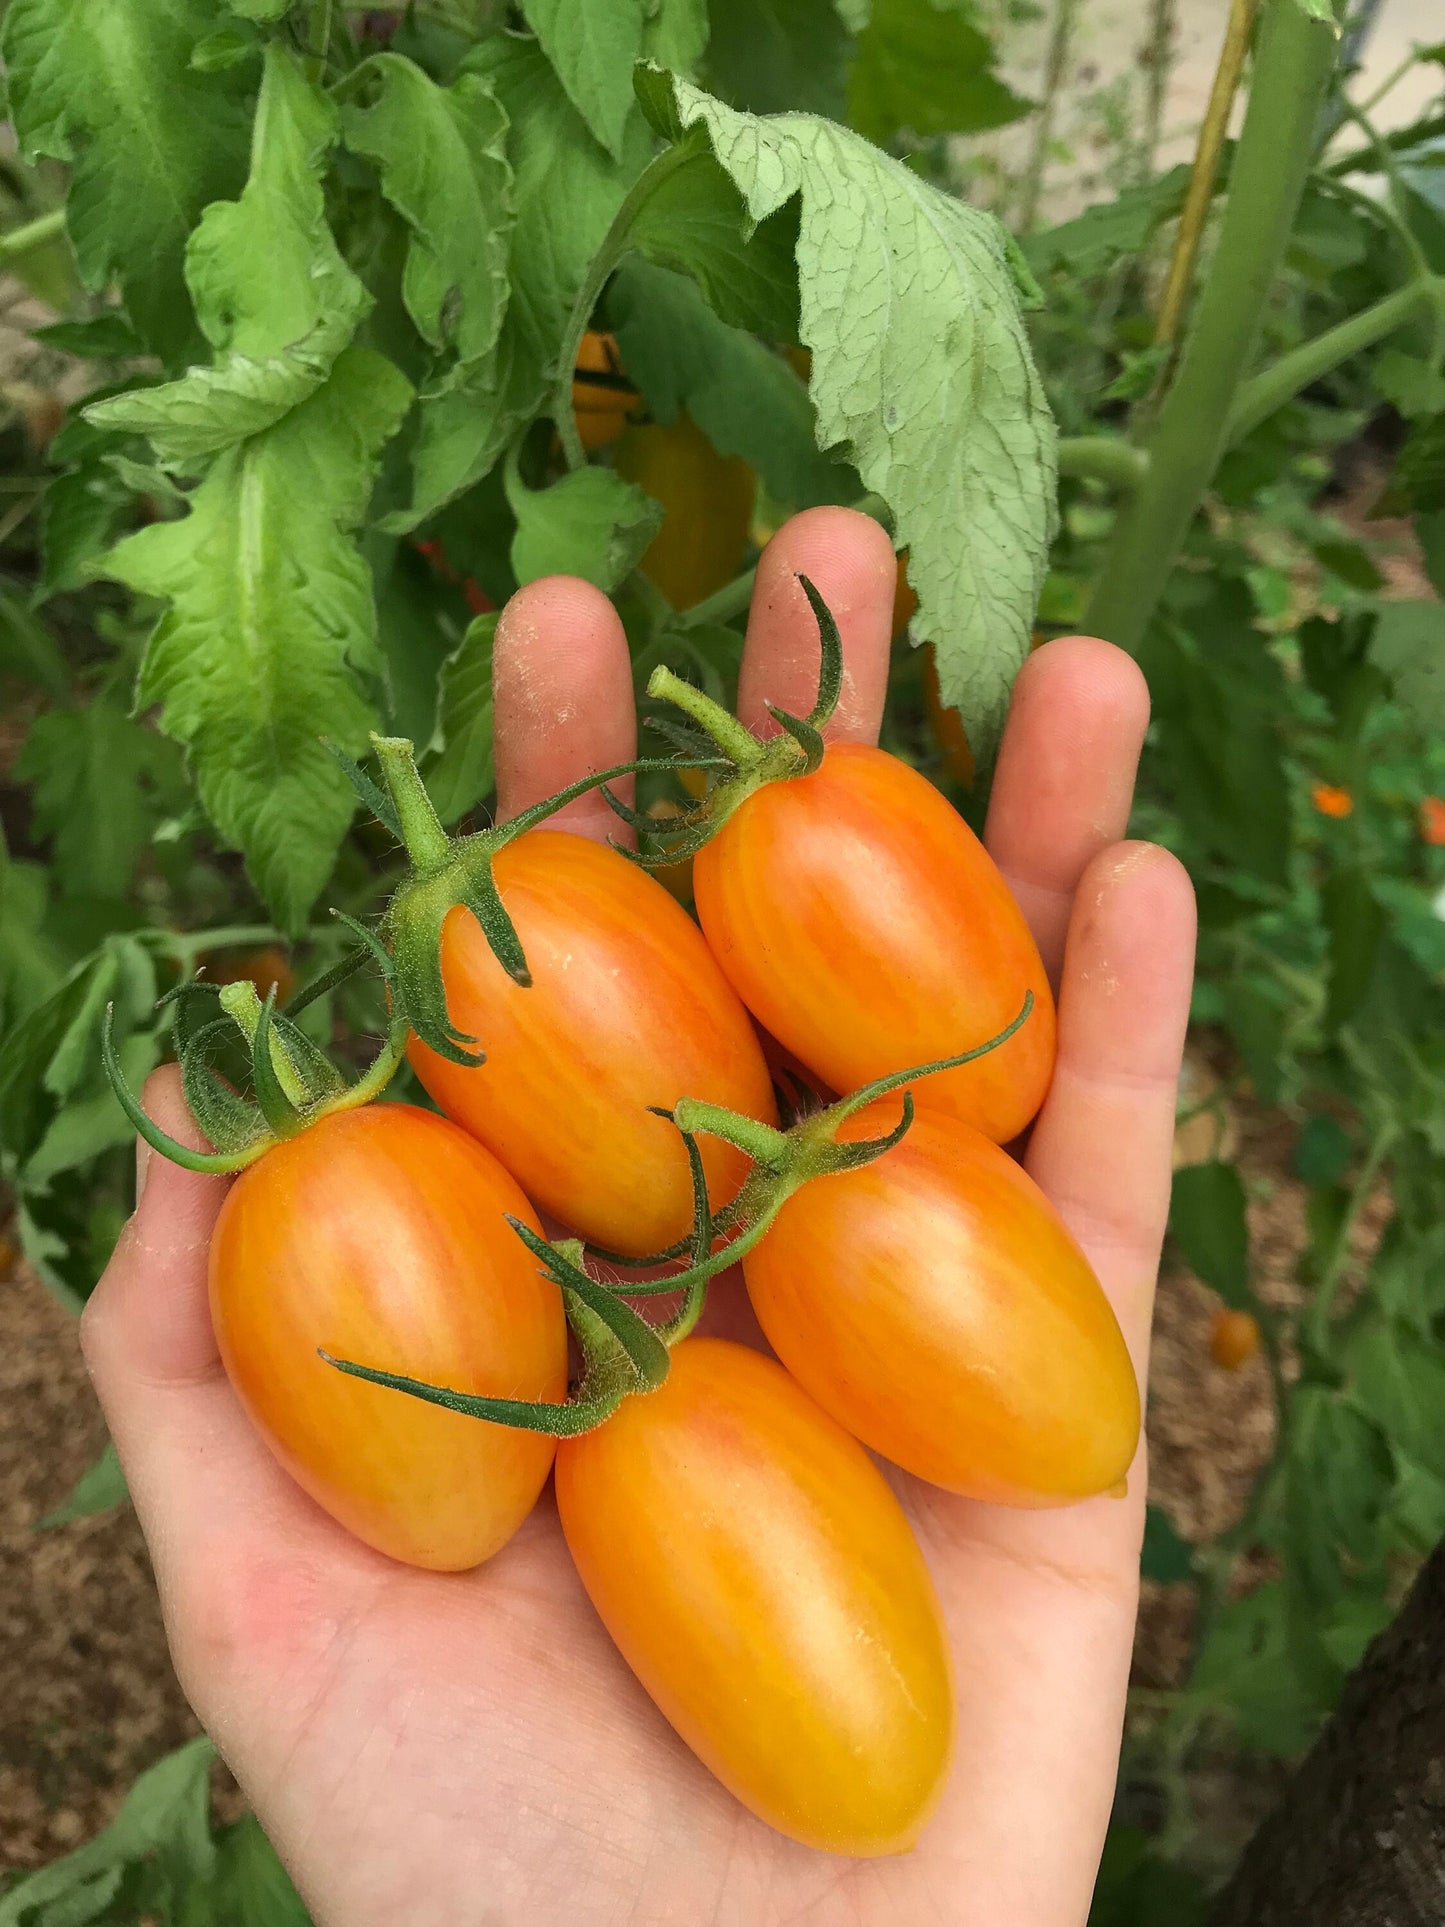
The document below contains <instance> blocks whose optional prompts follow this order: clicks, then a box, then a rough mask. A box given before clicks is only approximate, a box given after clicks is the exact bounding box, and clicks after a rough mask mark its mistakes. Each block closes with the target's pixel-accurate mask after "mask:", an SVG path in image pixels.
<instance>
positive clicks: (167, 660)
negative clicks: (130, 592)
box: [104, 348, 411, 930]
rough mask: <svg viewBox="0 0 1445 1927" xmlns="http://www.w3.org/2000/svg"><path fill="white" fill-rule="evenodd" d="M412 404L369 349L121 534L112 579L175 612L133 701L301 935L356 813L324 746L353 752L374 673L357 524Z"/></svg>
mask: <svg viewBox="0 0 1445 1927" xmlns="http://www.w3.org/2000/svg"><path fill="white" fill-rule="evenodd" d="M410 399H411V389H410V387H409V385H408V383H407V382H406V380H405V378H404V377H403V376H402V375H401V374H400V373H399V372H398V370H397V369H395V368H394V367H393V366H392V365H391V363H390V362H388V361H386V360H384V359H383V358H382V357H381V356H380V355H377V354H375V353H374V352H373V351H372V350H370V349H365V348H350V349H347V350H346V351H345V352H344V353H343V355H342V356H341V358H340V359H339V360H338V362H337V364H336V367H335V369H334V370H333V371H332V375H331V378H330V380H329V381H328V382H327V383H326V385H325V386H324V387H323V388H321V389H320V390H319V391H318V392H317V393H316V394H314V395H313V396H312V397H311V398H310V400H308V401H306V402H304V403H303V404H302V405H301V406H300V407H299V408H297V409H295V410H294V411H293V412H292V413H291V414H290V415H288V416H287V417H286V418H285V419H284V420H282V421H281V422H279V423H277V425H276V426H275V427H274V428H272V429H270V430H268V431H267V432H266V433H265V434H263V435H258V436H256V437H255V438H254V439H252V440H251V441H249V442H246V443H245V444H243V445H242V446H241V447H239V448H233V449H228V450H227V451H226V452H225V453H224V454H223V455H221V456H220V457H219V458H218V459H217V461H216V463H215V464H214V466H213V467H212V469H211V470H210V472H209V474H208V475H207V476H206V479H205V480H204V481H203V482H202V483H201V485H200V487H199V488H198V489H197V490H196V491H195V493H194V495H193V496H192V497H191V511H190V513H189V515H187V516H186V517H184V518H183V519H182V520H181V521H178V522H165V523H159V524H156V525H155V526H153V527H151V528H147V529H142V530H141V531H140V533H139V534H137V535H133V536H131V537H129V539H128V540H126V541H124V542H122V543H121V544H120V546H119V547H118V548H116V549H113V550H112V551H111V553H110V555H109V556H108V557H107V559H106V561H105V564H104V568H105V572H106V573H107V574H108V575H110V576H112V577H114V578H115V579H116V580H117V581H119V582H124V583H125V584H127V586H128V587H130V588H132V589H134V590H136V591H138V592H139V593H141V594H144V595H153V596H159V597H162V598H164V599H165V600H166V601H167V602H168V603H169V604H170V607H169V608H168V610H167V612H166V613H165V615H163V616H162V618H161V620H160V622H159V624H158V625H157V627H156V630H155V632H154V634H153V635H152V637H151V640H150V645H149V648H148V650H147V653H146V659H145V663H144V665H143V668H142V671H141V681H140V700H141V701H142V702H143V703H153V702H159V703H162V704H164V709H163V712H162V716H161V725H162V727H163V728H164V729H165V731H166V732H167V734H168V735H171V736H174V737H176V738H178V739H179V740H180V741H181V742H184V743H185V744H186V745H187V746H188V747H189V749H190V752H191V758H192V763H193V766H194V770H195V775H196V781H197V784H198V786H199V789H200V794H201V800H202V802H203V803H204V805H205V807H206V810H207V812H208V813H209V815H210V817H211V819H212V821H213V822H214V823H215V824H216V827H217V828H218V830H219V831H220V832H221V834H222V836H223V837H224V838H225V839H226V840H227V841H228V842H229V843H231V844H233V845H235V846H236V847H237V848H239V849H240V850H241V851H242V852H243V853H244V855H245V858H246V864H247V868H248V870H249V872H250V874H251V876H252V879H253V880H254V882H255V884H256V887H257V889H258V890H259V891H260V893H261V895H262V896H263V897H264V898H265V900H266V902H267V904H268V905H269V906H270V908H271V910H272V912H273V914H274V915H275V917H276V919H277V921H278V922H279V923H281V924H282V925H283V926H284V927H285V928H286V929H288V930H294V929H297V928H299V927H300V926H301V925H302V923H303V922H304V920H305V917H306V913H307V911H308V909H309V908H310V906H311V904H312V902H313V901H314V900H315V897H316V894H317V892H318V891H319V890H320V889H321V887H322V885H323V884H324V883H325V881H326V878H327V876H328V874H329V873H330V869H331V865H332V862H333V860H334V858H335V855H336V849H337V845H338V844H339V843H340V840H341V837H342V836H343V834H344V833H345V830H346V826H347V824H348V823H349V822H350V820H351V814H352V807H353V803H352V796H351V790H350V788H349V786H348V784H347V782H346V779H345V777H344V776H343V775H342V774H341V771H340V770H339V769H338V768H337V766H336V764H335V763H334V762H333V761H332V759H331V757H330V756H328V755H327V753H326V751H325V750H324V749H323V747H322V746H321V744H320V742H319V740H318V738H320V737H321V736H323V735H325V736H328V737H330V738H331V739H333V740H334V741H336V742H338V743H340V744H341V745H342V746H343V747H346V748H350V749H353V750H359V749H361V748H362V747H363V746H364V744H365V742H366V737H367V731H368V729H369V728H370V726H371V723H372V710H371V707H370V705H369V704H368V703H367V701H366V700H365V699H364V698H363V696H362V694H361V691H360V689H359V688H358V685H357V675H358V672H366V671H374V670H376V669H377V668H378V666H379V665H378V656H377V650H376V640H375V628H376V624H375V613H374V610H373V606H372V594H371V578H370V573H369V571H368V569H367V567H366V564H365V562H364V560H363V559H362V557H361V554H360V552H359V550H358V549H357V548H356V546H355V544H354V543H353V542H352V541H351V540H349V539H348V532H349V531H350V530H351V529H353V528H355V526H356V525H357V523H358V522H359V521H360V520H361V517H362V515H363V513H364V511H365V508H366V499H367V493H368V490H369V487H370V482H371V476H372V473H373V470H374V468H375V465H376V460H377V457H378V454H379V452H380V450H381V447H382V445H383V444H384V443H385V441H386V440H387V439H388V437H389V436H390V435H392V434H393V433H394V431H395V429H396V427H397V425H398V423H399V422H400V420H401V417H402V415H403V414H404V413H405V411H406V408H407V406H408V403H409V402H410Z"/></svg>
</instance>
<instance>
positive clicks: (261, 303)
mask: <svg viewBox="0 0 1445 1927" xmlns="http://www.w3.org/2000/svg"><path fill="white" fill-rule="evenodd" d="M336 137H337V117H336V109H335V108H334V107H333V106H332V104H331V102H330V101H329V100H328V99H327V97H326V95H324V94H323V93H321V92H320V91H319V90H318V89H317V88H316V87H314V86H313V85H312V83H311V81H310V80H308V79H307V77H306V74H305V72H304V70H303V69H302V67H301V65H300V63H299V61H297V60H296V59H295V58H294V56H292V55H291V54H289V53H288V52H287V51H286V50H285V48H283V47H282V46H280V45H279V44H277V43H273V44H272V45H271V46H269V47H268V48H267V49H266V71H265V79H264V81H263V83H262V87H261V97H260V100H259V102H258V103H257V107H256V124H255V131H254V135H253V139H252V147H251V173H250V178H249V179H248V180H247V182H246V186H245V189H244V190H243V192H242V194H241V198H240V199H239V200H238V201H222V202H218V203H217V204H216V205H215V206H213V207H209V208H207V210H206V212H205V215H204V217H203V218H202V220H201V223H200V225H199V227H198V228H197V229H196V231H195V233H194V234H193V235H192V236H191V240H190V245H189V246H188V247H187V249H186V280H187V282H188V283H189V285H190V289H191V293H192V296H193V297H194V299H195V304H196V317H197V319H198V320H199V322H200V324H201V328H202V330H203V332H204V333H205V336H206V338H207V340H208V341H209V342H210V343H211V345H212V346H213V347H214V348H215V349H216V351H217V360H216V362H215V364H214V366H212V367H210V368H192V369H191V370H190V371H189V373H187V374H185V375H183V376H182V377H181V379H180V380H179V381H172V382H165V383H162V384H161V385H160V386H158V387H154V388H140V389H135V390H133V391H132V392H131V393H129V394H124V395H113V396H111V398H110V399H109V400H108V401H102V402H97V403H94V404H93V405H92V406H91V407H90V408H88V409H86V411H85V414H86V419H87V420H88V421H90V422H92V423H94V424H95V425H96V426H97V427H100V428H112V429H117V430H120V431H122V432H125V433H129V434H138V435H146V436H149V438H150V440H151V442H152V443H153V445H154V447H155V450H156V453H157V454H158V455H159V456H160V457H161V459H162V460H163V461H167V462H176V463H191V462H194V461H196V460H197V459H199V458H200V457H203V456H206V455H211V454H214V453H216V452H217V451H218V450H221V449H226V448H230V447H233V446H234V445H235V444H236V443H237V442H241V441H244V440H246V439H247V438H248V437H250V436H252V435H258V434H260V433H262V432H263V431H264V430H265V429H267V428H269V427H271V426H272V425H273V424H274V423H275V422H278V421H279V420H280V419H281V418H282V416H284V415H286V414H288V413H289V412H290V411H291V410H292V409H293V408H296V407H298V406H299V405H300V403H302V402H303V401H305V400H306V398H307V396H308V395H311V394H314V393H315V391H316V390H317V389H318V388H319V387H320V386H321V384H322V382H324V381H325V379H326V377H327V375H328V374H329V373H330V371H331V368H332V365H333V364H334V362H335V360H336V357H337V356H338V355H339V354H340V353H341V350H342V349H343V348H344V347H345V346H346V344H347V343H348V342H349V341H350V339H351V337H352V335H353V334H354V333H355V332H356V327H357V323H358V322H359V321H360V320H361V317H362V316H363V315H364V314H365V313H366V312H367V310H368V309H369V308H370V306H371V297H370V295H369V294H368V293H367V292H366V289H365V288H364V287H363V286H362V284H361V282H360V281H359V280H358V279H357V277H356V276H355V275H354V274H353V273H352V271H351V269H350V268H349V267H348V266H347V265H346V263H345V262H344V261H343V260H342V258H341V255H340V253H339V251H338V249H337V246H336V242H335V240H334V239H333V238H332V234H331V229H330V228H329V227H328V225H327V221H326V201H325V195H324V192H323V188H322V182H323V178H324V175H325V172H326V157H327V155H328V153H329V152H330V150H331V147H332V146H333V144H334V142H335V140H336Z"/></svg>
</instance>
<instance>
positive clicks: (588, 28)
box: [520, 0, 643, 161]
mask: <svg viewBox="0 0 1445 1927" xmlns="http://www.w3.org/2000/svg"><path fill="white" fill-rule="evenodd" d="M520 4H521V9H522V14H523V17H524V18H525V20H526V22H527V25H528V26H529V27H530V28H531V29H532V31H533V33H534V34H536V36H537V38H538V40H539V41H540V42H541V46H542V51H543V53H545V54H546V56H547V58H548V60H549V61H550V62H551V64H552V67H553V70H554V71H555V73H556V75H557V78H558V79H559V80H560V81H561V83H562V85H563V87H564V88H565V89H566V93H567V98H568V99H569V100H570V101H571V103H572V105H573V106H574V107H575V108H576V109H577V112H578V113H579V114H580V115H581V116H582V119H583V120H584V121H585V122H586V123H587V127H588V130H589V131H590V132H591V134H592V135H593V136H594V138H595V139H597V140H599V141H600V142H601V143H602V145H603V146H604V147H605V148H606V149H607V152H608V153H609V154H610V155H611V156H612V158H613V160H615V161H616V160H621V158H622V149H623V135H624V131H625V129H626V126H627V122H628V119H629V117H630V116H631V114H632V109H633V93H632V69H633V68H634V67H635V66H636V64H637V60H638V56H639V55H640V53H641V51H642V25H643V0H520Z"/></svg>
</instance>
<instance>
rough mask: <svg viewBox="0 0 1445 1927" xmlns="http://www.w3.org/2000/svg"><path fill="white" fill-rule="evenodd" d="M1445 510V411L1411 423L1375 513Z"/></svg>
mask: <svg viewBox="0 0 1445 1927" xmlns="http://www.w3.org/2000/svg"><path fill="white" fill-rule="evenodd" d="M1412 509H1424V510H1427V511H1431V510H1438V509H1445V414H1438V415H1425V416H1422V417H1420V418H1419V419H1417V420H1415V421H1413V422H1411V424H1410V432H1409V434H1408V435H1407V436H1406V438H1405V445H1404V447H1403V448H1402V449H1401V450H1400V453H1399V455H1398V456H1397V457H1396V458H1395V467H1394V471H1393V473H1392V474H1391V476H1390V481H1389V485H1388V487H1387V488H1386V490H1385V493H1384V495H1383V496H1382V497H1381V499H1380V501H1379V502H1378V503H1377V504H1376V506H1375V508H1374V510H1373V511H1372V513H1374V514H1376V515H1407V514H1409V512H1410V511H1411V510H1412Z"/></svg>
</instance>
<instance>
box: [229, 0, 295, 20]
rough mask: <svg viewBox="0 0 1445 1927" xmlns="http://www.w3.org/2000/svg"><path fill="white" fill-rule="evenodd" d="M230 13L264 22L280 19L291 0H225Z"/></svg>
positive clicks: (245, 18)
mask: <svg viewBox="0 0 1445 1927" xmlns="http://www.w3.org/2000/svg"><path fill="white" fill-rule="evenodd" d="M226 5H227V6H228V7H229V8H230V9H231V12H232V13H237V14H239V15H240V16H241V18H242V19H243V20H256V21H260V22H261V23H262V24H265V23H267V22H269V21H272V20H279V19H281V17H282V15H283V14H285V13H286V12H287V11H288V9H289V8H290V6H291V0H226Z"/></svg>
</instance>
